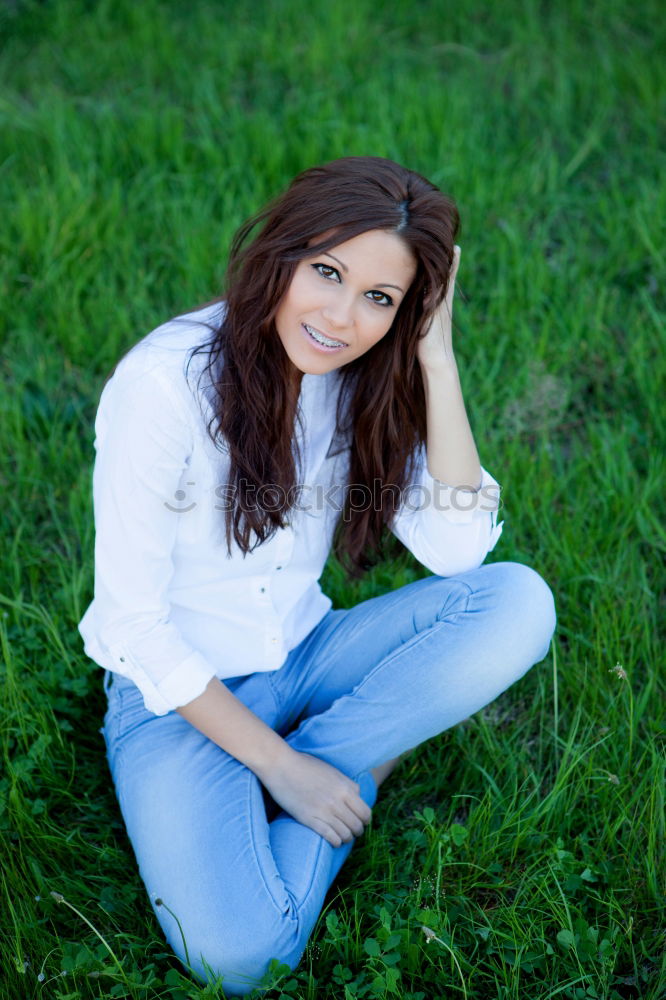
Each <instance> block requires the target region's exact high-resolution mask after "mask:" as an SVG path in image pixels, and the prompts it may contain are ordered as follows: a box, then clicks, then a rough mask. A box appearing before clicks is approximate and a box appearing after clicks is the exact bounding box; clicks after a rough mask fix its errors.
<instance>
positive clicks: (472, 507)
mask: <svg viewBox="0 0 666 1000" xmlns="http://www.w3.org/2000/svg"><path fill="white" fill-rule="evenodd" d="M421 486H422V487H423V489H424V491H425V496H429V497H430V498H431V502H430V505H429V506H430V508H431V509H432V510H435V511H437V512H438V513H439V514H441V516H442V517H444V518H446V520H447V521H450V522H451V523H452V524H470V523H471V522H472V521H474V520H478V519H479V518H481V517H484V516H485V515H486V514H488V513H490V514H491V524H492V526H493V529H494V528H495V525H496V518H497V511H498V510H499V506H500V492H501V487H500V485H499V483H498V482H497V480H496V479H494V478H493V476H491V475H490V473H489V472H488V471H487V470H486V469H484V468H483V466H482V467H481V484H480V486H479V488H478V489H477V490H471V489H466V488H465V487H464V486H448V485H447V484H446V483H442V482H440V480H439V479H435V478H434V476H431V475H430V472H429V470H428V467H427V465H426V464H425V463H424V465H423V471H422V477H421ZM498 537H499V536H498Z"/></svg>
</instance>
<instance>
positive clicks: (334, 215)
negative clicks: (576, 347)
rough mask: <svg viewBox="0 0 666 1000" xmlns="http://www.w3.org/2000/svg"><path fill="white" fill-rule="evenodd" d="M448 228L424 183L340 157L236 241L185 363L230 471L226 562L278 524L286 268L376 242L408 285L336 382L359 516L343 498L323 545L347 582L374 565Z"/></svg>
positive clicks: (452, 214)
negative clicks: (349, 244) (407, 255)
mask: <svg viewBox="0 0 666 1000" xmlns="http://www.w3.org/2000/svg"><path fill="white" fill-rule="evenodd" d="M258 227H260V229H259V231H258V234H257V235H255V236H254V238H253V239H250V238H251V237H252V234H253V233H255V231H256V230H257V229H258ZM458 227H459V216H458V212H457V209H456V207H455V205H454V203H453V202H452V201H451V200H450V199H449V198H447V197H446V196H445V195H443V194H442V193H441V192H440V191H439V189H438V188H437V187H435V185H434V184H431V183H430V181H428V180H426V179H425V178H424V177H422V176H420V175H419V174H416V173H414V172H413V171H411V170H407V169H406V168H405V167H401V166H399V165H398V164H397V163H393V162H392V161H391V160H387V159H383V158H381V157H375V156H352V157H344V158H343V159H339V160H334V161H333V162H331V163H327V164H325V165H324V166H319V167H312V168H311V169H309V170H305V171H304V172H303V173H301V174H299V175H298V176H297V177H296V178H295V179H294V180H293V181H292V182H291V184H290V186H289V188H288V189H287V190H286V191H285V192H284V193H283V194H282V195H281V196H280V197H278V198H276V199H275V200H274V201H273V202H271V204H269V205H268V206H267V207H266V208H265V209H264V210H263V211H261V212H260V213H259V214H258V215H256V216H254V217H253V218H252V219H250V220H249V221H248V222H246V223H245V224H244V225H243V226H241V228H240V229H239V230H238V232H237V233H236V236H235V237H234V240H233V243H232V246H231V252H230V257H229V265H228V269H227V275H226V282H225V285H226V287H225V291H224V295H223V296H222V298H224V300H225V301H226V311H225V313H224V318H223V320H222V322H221V325H220V326H219V328H217V329H215V330H213V338H212V340H210V341H209V342H207V343H206V344H205V345H202V346H200V347H199V348H197V349H195V352H193V353H196V351H197V350H199V351H200V350H202V349H204V350H206V351H207V352H208V353H209V358H208V362H207V364H206V367H205V368H204V372H207V373H208V374H209V377H210V382H211V383H212V386H213V393H214V404H213V411H214V416H213V418H212V420H211V421H210V422H209V424H208V433H209V435H210V436H211V438H212V440H213V441H214V442H215V444H216V445H217V446H218V447H222V448H223V449H224V451H226V452H227V453H228V456H229V460H230V472H229V482H228V485H229V486H230V487H231V491H230V493H231V496H233V498H234V500H233V503H232V504H230V505H229V506H228V508H227V510H226V515H225V516H226V540H227V547H228V550H229V553H231V538H232V535H233V538H234V540H235V542H236V543H237V545H238V546H239V548H240V549H241V550H242V552H243V553H244V554H246V553H247V552H250V551H252V549H254V548H255V546H256V545H259V544H260V543H261V542H263V541H265V540H266V539H267V538H270V537H271V536H272V535H273V534H274V533H275V531H276V530H277V529H278V528H283V527H285V526H286V524H287V523H288V514H289V510H290V502H289V497H292V496H293V495H294V490H293V488H294V487H295V485H296V476H297V460H298V455H296V454H295V448H294V445H295V435H294V429H295V422H296V420H297V419H299V414H298V413H297V406H296V404H297V395H298V394H297V390H295V388H294V386H295V384H296V383H295V380H294V377H293V374H294V373H293V365H292V362H291V361H290V360H289V358H288V356H287V354H286V352H285V350H284V348H283V346H282V342H281V341H280V338H279V337H278V335H277V331H276V328H275V322H274V320H275V315H276V312H277V309H278V306H279V304H280V302H281V300H282V298H283V296H284V295H285V293H286V291H287V289H288V287H289V284H290V281H291V278H292V275H293V273H294V270H295V268H296V265H297V264H298V262H299V261H300V260H303V259H305V258H307V257H310V256H313V255H314V254H318V253H321V252H323V251H324V250H327V249H329V248H332V247H334V246H336V245H338V244H340V243H344V242H345V241H346V240H350V239H352V238H353V237H354V236H358V235H360V234H361V233H364V232H367V231H368V230H372V229H381V230H385V231H389V232H393V233H396V234H398V235H399V236H400V238H401V239H402V240H403V241H404V243H405V244H406V246H407V247H409V249H410V250H411V252H412V254H413V256H414V259H415V261H416V274H415V277H414V279H413V281H412V283H411V285H410V287H409V289H408V291H407V293H406V295H405V297H404V299H403V300H402V302H401V304H400V307H399V309H398V311H397V313H396V316H395V318H394V321H393V323H392V325H391V328H390V330H389V331H388V333H387V334H386V335H385V336H384V337H383V338H382V339H381V340H380V341H379V342H378V343H376V344H375V345H374V346H373V347H372V348H371V349H370V350H369V351H367V352H366V353H365V354H364V355H362V356H361V357H359V358H356V359H355V360H354V361H352V362H350V363H349V364H348V365H345V366H343V367H342V368H341V369H340V375H341V383H340V395H339V397H338V408H337V433H338V434H340V435H342V439H343V440H345V439H346V440H348V442H349V445H350V464H349V483H353V484H355V485H359V486H361V487H363V488H364V493H365V495H366V496H371V497H372V498H373V502H371V503H367V504H364V505H363V508H362V509H360V508H359V507H358V506H355V505H353V504H350V496H349V494H348V495H347V497H346V500H345V505H344V508H343V512H342V517H341V518H340V521H339V523H338V525H337V530H336V534H335V538H334V542H333V545H334V550H335V553H336V555H337V556H338V558H339V559H340V561H341V563H342V564H343V566H345V567H346V569H347V570H348V571H349V572H350V573H351V574H352V575H353V576H359V575H360V574H361V573H362V572H363V571H364V570H366V569H368V568H369V567H370V566H372V565H373V564H374V563H375V562H377V560H378V559H379V558H380V557H381V556H382V555H383V554H384V551H383V538H382V536H383V532H384V528H385V527H386V526H389V525H390V523H391V519H392V516H393V514H394V512H395V511H394V506H395V504H396V503H397V502H398V501H397V499H395V498H399V496H400V495H401V491H402V490H403V489H404V488H405V487H406V486H407V484H408V482H409V476H410V474H411V470H412V459H413V455H414V451H415V449H416V448H417V447H418V446H419V445H420V444H421V443H423V442H424V441H425V438H426V424H425V394H424V388H423V381H422V378H421V371H420V368H419V363H418V359H417V356H416V348H417V341H418V339H419V337H420V336H421V335H422V334H423V333H424V332H425V329H426V328H427V322H428V320H429V318H430V317H431V316H432V314H433V312H434V310H435V308H436V307H437V306H438V305H439V303H440V302H441V301H442V299H443V297H444V295H445V294H446V286H447V283H448V278H449V273H450V269H451V264H452V262H453V249H454V241H455V237H456V234H457V232H458ZM324 233H325V234H327V238H326V239H324V238H323V235H322V234H324ZM378 484H379V488H377V486H378ZM262 486H263V487H264V488H266V487H268V486H272V487H276V490H275V492H274V494H273V495H274V496H275V497H277V498H279V497H282V498H283V502H282V503H281V504H280V503H279V502H278V503H276V505H275V506H273V505H268V504H267V505H265V506H264V507H262V506H260V505H257V503H256V496H257V491H258V490H259V488H260V487H262ZM265 493H266V489H264V490H263V491H262V495H265ZM391 496H392V497H393V498H394V499H393V501H392V500H391ZM251 498H252V499H251ZM269 508H270V509H269ZM253 534H254V536H255V539H254V541H252V535H253Z"/></svg>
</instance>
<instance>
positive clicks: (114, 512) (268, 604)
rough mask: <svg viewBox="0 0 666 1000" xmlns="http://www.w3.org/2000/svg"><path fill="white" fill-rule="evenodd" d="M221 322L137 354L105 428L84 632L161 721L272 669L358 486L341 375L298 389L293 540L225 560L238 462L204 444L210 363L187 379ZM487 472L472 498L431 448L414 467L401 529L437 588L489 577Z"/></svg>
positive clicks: (316, 604) (112, 400)
mask: <svg viewBox="0 0 666 1000" xmlns="http://www.w3.org/2000/svg"><path fill="white" fill-rule="evenodd" d="M222 309H223V306H221V305H219V304H216V305H213V306H208V307H205V308H204V309H203V310H200V311H198V312H196V313H191V314H188V315H187V316H184V317H180V318H178V319H175V320H171V321H170V322H168V323H166V324H164V325H163V326H160V327H158V328H157V329H156V330H154V331H153V332H152V333H151V334H149V335H148V336H147V337H145V338H144V339H143V340H141V341H140V342H139V343H138V344H137V345H135V347H133V348H132V350H131V351H130V352H129V354H127V355H125V357H124V358H123V359H122V361H121V362H120V363H119V364H118V366H117V368H116V370H115V372H114V374H113V376H112V378H111V379H110V380H109V381H108V382H107V384H106V385H105V387H104V390H103V392H102V396H101V399H100V404H99V409H98V412H97V419H96V422H95V435H96V437H95V449H96V457H95V466H94V472H93V501H94V512H95V529H96V536H95V590H94V598H93V600H92V602H91V604H90V606H89V607H88V609H87V611H86V613H85V615H84V616H83V618H82V620H81V622H80V623H79V631H80V633H81V635H82V637H83V639H84V644H85V651H86V653H87V654H88V656H90V657H91V658H92V659H93V660H95V661H96V662H97V663H98V664H99V665H100V666H102V667H104V668H106V669H108V670H112V671H115V672H116V673H118V674H122V675H124V676H126V677H129V678H130V679H131V680H132V681H133V682H134V683H135V684H136V685H137V687H138V688H139V689H140V690H141V692H142V694H143V697H144V702H145V705H146V708H147V709H148V710H150V711H152V712H154V713H155V714H157V715H163V714H166V713H167V712H169V711H171V710H173V709H175V708H176V707H178V706H180V705H184V704H187V703H188V702H189V701H191V700H192V699H193V698H196V697H197V696H198V695H200V694H201V693H202V692H203V691H204V689H205V688H206V685H207V684H208V682H209V680H210V679H211V677H213V676H217V677H219V678H221V679H223V678H225V677H234V676H237V675H240V674H249V673H254V672H255V671H261V670H277V669H278V668H279V667H281V666H282V664H283V663H284V661H285V659H286V657H287V654H288V652H289V650H291V649H293V648H294V647H295V646H296V645H298V643H299V642H301V640H302V639H304V638H305V636H306V635H307V634H308V633H309V632H310V631H311V630H312V629H313V628H314V627H315V625H317V624H318V622H319V621H320V620H321V619H322V618H323V616H324V615H325V614H326V612H327V611H328V610H329V609H330V607H331V603H332V602H331V600H330V599H329V598H328V597H326V596H325V595H324V594H323V593H322V590H321V588H320V586H319V582H318V581H319V577H320V576H321V573H322V570H323V568H324V564H325V563H326V560H327V557H328V554H329V551H330V548H331V543H332V539H333V533H334V530H335V526H336V522H337V520H338V518H339V517H340V512H341V510H342V506H343V500H344V486H345V484H346V483H347V476H348V457H349V451H348V448H344V447H342V448H340V446H339V442H334V440H333V439H334V433H335V413H336V403H337V395H338V390H339V383H340V379H339V373H338V372H337V371H332V372H330V373H328V374H326V375H307V374H306V375H304V376H303V379H302V383H301V391H300V397H299V406H300V411H301V414H302V428H298V429H297V436H298V443H299V446H300V450H301V456H302V459H301V460H302V467H301V469H300V476H299V487H300V488H299V490H298V498H297V502H296V506H295V507H294V508H293V509H292V510H291V511H290V513H289V526H288V527H286V528H284V529H278V531H277V532H276V533H275V534H274V535H273V537H272V538H270V539H269V540H268V541H266V542H264V543H263V544H261V545H259V546H257V547H256V548H255V549H254V551H253V552H251V553H248V554H247V555H246V556H243V554H242V552H241V551H240V550H239V549H238V548H237V546H236V545H235V543H234V542H233V541H232V550H231V557H230V556H229V554H228V551H227V547H226V539H225V513H224V510H225V503H228V502H229V493H228V492H227V490H226V489H225V487H226V484H227V479H228V458H227V455H226V454H225V452H224V451H223V450H220V449H219V448H216V447H215V446H214V445H213V442H212V441H211V439H210V437H209V435H208V432H207V429H206V423H207V421H208V419H209V418H210V416H212V410H210V407H209V403H208V399H207V394H206V384H207V383H206V382H205V381H204V382H202V383H201V391H198V390H197V388H196V386H197V379H198V377H199V375H200V373H201V371H202V368H203V366H204V363H205V360H206V358H205V357H204V356H203V355H201V354H200V355H195V356H194V358H193V359H192V361H191V363H190V366H189V371H188V372H187V373H186V367H185V366H186V363H187V361H188V359H189V354H190V349H191V348H192V347H194V346H195V345H196V344H198V343H201V342H204V341H205V340H207V339H208V338H209V337H210V329H209V328H208V327H207V326H206V325H205V324H206V323H215V322H216V321H219V319H220V317H221V310H222ZM204 378H205V376H204ZM297 427H298V425H297ZM482 471H483V479H482V483H481V488H480V491H479V492H478V493H472V492H463V491H459V490H455V489H454V490H452V489H450V488H449V487H445V486H443V485H442V484H441V483H438V482H437V481H436V480H434V479H433V478H432V476H431V475H430V473H429V472H428V469H427V464H426V457H425V448H423V449H421V451H420V452H419V455H418V456H417V462H416V464H415V475H414V477H413V479H412V484H411V486H410V488H409V489H408V490H406V491H405V493H404V494H403V496H402V498H401V499H402V505H401V507H400V509H399V511H398V513H397V515H396V517H395V521H394V523H393V526H392V529H391V530H392V531H393V532H394V533H395V534H396V535H397V537H398V538H399V539H400V541H401V542H402V543H403V544H404V545H405V546H406V547H407V548H408V549H409V550H410V552H412V554H413V555H414V556H415V557H416V559H417V560H418V561H419V562H420V563H422V564H423V565H424V566H425V567H426V568H427V569H429V570H431V572H433V573H436V574H438V575H440V576H451V575H453V574H456V573H461V572H464V571H465V570H469V569H473V568H476V567H477V566H480V565H481V563H482V562H483V560H484V559H485V557H486V555H487V553H488V552H489V551H490V550H491V549H492V548H494V546H495V543H496V541H497V539H498V538H499V535H500V533H501V531H502V523H503V522H500V523H499V524H497V523H496V512H497V508H498V506H499V486H498V484H497V482H496V481H495V480H494V479H493V477H492V476H490V475H489V473H488V472H486V470H485V469H483V470H482ZM258 499H259V500H262V499H263V501H264V504H266V503H270V501H271V497H270V495H269V494H268V493H267V494H266V496H264V497H263V498H261V497H258ZM358 499H362V498H361V496H360V492H359V497H358V498H356V500H357V502H358Z"/></svg>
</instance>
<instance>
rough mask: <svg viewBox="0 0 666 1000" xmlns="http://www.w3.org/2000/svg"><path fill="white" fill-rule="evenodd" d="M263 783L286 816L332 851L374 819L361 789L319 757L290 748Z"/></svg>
mask: <svg viewBox="0 0 666 1000" xmlns="http://www.w3.org/2000/svg"><path fill="white" fill-rule="evenodd" d="M261 780H262V783H263V784H264V785H265V787H266V788H267V789H268V791H269V792H270V793H271V795H272V797H273V799H274V800H275V802H277V804H278V805H280V806H282V808H283V809H284V810H285V812H287V813H289V815H290V816H293V818H294V819H296V820H298V822H299V823H303V825H304V826H309V827H310V829H311V830H314V831H315V833H318V834H320V836H322V837H324V839H325V840H327V841H328V842H329V844H331V845H332V846H333V847H340V845H341V844H342V843H348V842H349V841H350V840H352V839H353V838H354V837H358V836H360V835H361V834H362V833H363V831H364V829H365V824H366V823H369V822H370V819H371V817H372V811H371V809H370V807H369V806H368V805H367V804H366V803H365V802H364V801H363V799H362V798H361V796H360V795H359V790H360V789H359V785H358V784H357V783H356V782H355V781H352V780H351V778H348V777H347V776H346V775H345V774H343V773H342V771H338V769H337V768H336V767H333V766H332V765H331V764H327V763H326V761H324V760H320V758H319V757H313V756H311V755H310V754H307V753H300V752H299V751H297V750H291V748H290V753H289V754H287V755H282V756H280V757H279V758H278V760H277V762H276V764H275V765H274V766H273V767H271V769H270V771H269V773H268V774H262V775H261Z"/></svg>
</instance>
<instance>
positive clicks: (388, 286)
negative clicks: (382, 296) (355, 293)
mask: <svg viewBox="0 0 666 1000" xmlns="http://www.w3.org/2000/svg"><path fill="white" fill-rule="evenodd" d="M324 257H330V258H331V260H334V261H335V263H336V264H339V265H340V267H341V268H342V270H343V271H344V272H345V273H346V274H348V273H349V268H348V267H347V265H346V264H343V263H342V261H341V260H338V258H337V257H334V256H333V254H332V253H329V252H328V250H324ZM374 287H375V288H397V290H398V291H399V292H401V293H402V294H403V295H404V294H405V293H404V291H403V289H402V288H401V287H400V285H389V284H387V283H386V282H385V283H384V284H382V285H375V286H374Z"/></svg>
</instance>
